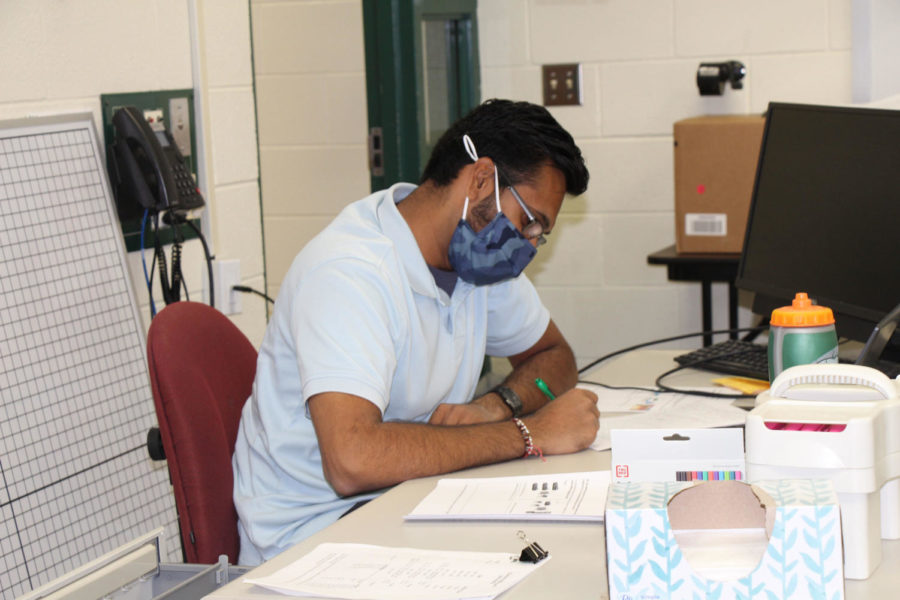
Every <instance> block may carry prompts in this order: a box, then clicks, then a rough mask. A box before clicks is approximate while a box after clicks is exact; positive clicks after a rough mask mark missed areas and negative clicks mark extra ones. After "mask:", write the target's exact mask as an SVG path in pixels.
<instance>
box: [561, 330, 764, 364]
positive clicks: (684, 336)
mask: <svg viewBox="0 0 900 600" xmlns="http://www.w3.org/2000/svg"><path fill="white" fill-rule="evenodd" d="M766 327H768V325H756V326H754V327H738V328H736V329H716V330H713V331H697V332H694V333H685V334H682V335H675V336H672V337H667V338H661V339H658V340H652V341H649V342H644V343H642V344H635V345H634V346H628V347H627V348H622V349H621V350H616V351H615V352H610V353H609V354H604V355H603V356H601V357H600V358H598V359H597V360H595V361H593V362H590V363H588V364H587V365H585V366H583V367H581V368H580V369H578V373H579V374H581V373H584V372H585V371H587V370H588V369H591V368H593V367H595V366H597V365H599V364H600V363H602V362H603V361H605V360H609V359H610V358H612V357H614V356H618V355H620V354H625V353H626V352H631V351H632V350H639V349H640V348H646V347H647V346H655V345H656V344H664V343H666V342H674V341H677V340H684V339H687V338H692V337H700V336H704V335H717V334H720V333H742V332H745V331H758V330H762V329H765V328H766Z"/></svg>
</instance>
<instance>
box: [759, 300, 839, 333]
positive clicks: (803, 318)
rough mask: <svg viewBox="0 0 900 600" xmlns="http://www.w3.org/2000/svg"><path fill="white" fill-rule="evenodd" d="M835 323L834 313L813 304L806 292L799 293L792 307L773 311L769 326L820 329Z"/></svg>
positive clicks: (783, 307) (825, 307) (824, 307)
mask: <svg viewBox="0 0 900 600" xmlns="http://www.w3.org/2000/svg"><path fill="white" fill-rule="evenodd" d="M833 323H834V313H832V312H831V309H830V308H828V307H827V306H818V305H816V304H813V303H812V300H810V299H809V296H808V295H807V294H806V293H805V292H797V295H796V296H794V301H793V302H792V303H791V305H790V306H782V307H781V308H776V309H775V310H773V311H772V318H771V319H770V320H769V324H770V325H774V326H775V327H818V326H819V325H832V324H833Z"/></svg>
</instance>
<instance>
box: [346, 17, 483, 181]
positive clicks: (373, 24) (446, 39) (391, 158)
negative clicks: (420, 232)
mask: <svg viewBox="0 0 900 600" xmlns="http://www.w3.org/2000/svg"><path fill="white" fill-rule="evenodd" d="M476 10H477V2H476V0H384V1H381V0H378V1H375V0H363V24H364V33H365V52H366V92H367V97H368V118H369V128H370V133H372V132H376V133H377V134H378V136H377V138H375V139H374V140H373V139H372V138H371V137H370V160H371V157H372V156H373V152H374V156H376V160H377V164H370V166H371V167H375V168H373V169H372V172H371V185H372V189H373V190H376V189H382V188H385V187H387V186H389V185H391V184H393V183H396V182H397V181H411V182H415V181H418V179H419V176H420V174H421V171H422V169H423V168H424V166H425V162H426V161H427V159H428V155H429V154H430V152H431V147H432V146H433V144H434V141H435V140H436V138H437V136H439V135H440V133H442V132H443V130H444V129H446V126H447V125H449V124H450V123H452V122H453V121H455V120H456V119H458V118H459V117H460V116H462V115H463V114H465V113H466V112H468V111H469V110H471V109H472V108H474V107H475V105H477V104H478V102H479V98H480V85H479V68H478V29H477V23H476Z"/></svg>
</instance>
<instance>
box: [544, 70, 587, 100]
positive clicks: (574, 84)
mask: <svg viewBox="0 0 900 600" xmlns="http://www.w3.org/2000/svg"><path fill="white" fill-rule="evenodd" d="M541 81H542V87H543V89H544V106H572V105H574V106H579V105H581V64H580V63H565V64H557V65H544V66H543V67H542V69H541Z"/></svg>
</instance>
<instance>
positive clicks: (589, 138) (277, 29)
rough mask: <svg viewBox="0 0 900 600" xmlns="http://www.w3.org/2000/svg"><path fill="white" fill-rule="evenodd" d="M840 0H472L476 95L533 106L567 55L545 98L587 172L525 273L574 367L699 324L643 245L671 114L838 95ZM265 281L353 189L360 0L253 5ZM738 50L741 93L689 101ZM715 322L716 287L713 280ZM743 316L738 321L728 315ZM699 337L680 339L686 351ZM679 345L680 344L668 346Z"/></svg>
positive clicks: (360, 137)
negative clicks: (555, 100)
mask: <svg viewBox="0 0 900 600" xmlns="http://www.w3.org/2000/svg"><path fill="white" fill-rule="evenodd" d="M850 4H851V1H850V0H796V1H795V2H780V1H778V0H757V1H754V2H721V1H720V0H677V1H676V0H651V1H647V2H634V1H629V0H606V1H603V2H585V1H583V0H482V1H481V2H479V8H478V26H479V46H480V53H481V57H480V59H481V85H482V97H483V98H490V97H505V98H513V99H523V100H529V101H532V102H540V101H541V96H540V90H541V87H540V66H541V65H542V64H549V63H557V62H580V63H581V64H582V69H583V75H584V104H583V105H582V106H579V107H561V108H553V109H552V112H553V113H554V115H555V116H556V117H557V118H558V119H559V120H560V121H561V122H562V123H563V125H565V126H566V127H567V128H568V129H569V130H570V131H571V132H572V133H573V135H574V136H575V138H576V140H577V141H578V143H579V145H580V146H581V147H582V149H583V150H584V153H585V156H586V158H587V161H588V164H589V166H590V169H591V174H592V180H591V186H590V188H589V190H588V192H587V193H586V194H585V195H584V196H583V197H581V198H577V199H570V200H567V201H566V203H565V204H564V209H563V211H564V212H563V214H562V215H561V217H560V220H559V227H557V228H556V230H555V231H554V235H553V239H552V242H551V243H550V244H548V245H546V246H544V247H543V248H541V252H540V253H539V255H538V256H539V258H538V259H536V260H535V262H534V264H532V265H531V266H530V267H529V268H528V271H527V272H528V274H529V276H530V277H532V279H533V280H534V282H535V283H536V284H537V286H538V289H539V291H540V293H541V296H542V298H543V299H544V301H545V302H546V303H547V305H548V306H549V307H550V309H551V312H552V314H553V316H554V318H555V319H556V321H557V323H558V324H559V326H560V327H561V329H562V330H563V332H564V333H565V335H566V336H567V337H568V339H569V340H570V342H571V343H572V345H573V347H574V349H575V352H576V354H577V356H578V360H579V364H585V363H587V362H588V361H589V360H590V359H592V358H594V357H596V356H598V355H600V354H603V353H605V352H608V351H610V350H614V349H617V348H620V347H623V346H627V345H631V344H633V343H636V342H640V341H646V340H651V339H655V338H659V337H664V336H668V335H675V334H679V333H687V332H690V331H698V330H699V329H700V289H699V284H691V283H672V282H669V281H667V279H666V273H665V268H664V267H659V266H654V267H651V266H649V265H647V264H646V256H647V254H649V253H651V252H653V251H655V250H658V249H660V248H663V247H665V246H667V245H669V244H672V243H674V240H675V237H674V236H675V230H674V222H673V218H674V215H673V204H674V199H673V182H672V177H673V173H672V124H673V123H674V122H675V121H677V120H679V119H682V118H685V117H691V116H696V115H701V114H729V113H735V114H743V113H751V112H754V113H755V112H760V113H761V112H763V111H764V110H765V108H766V106H767V104H768V102H769V101H770V100H780V101H796V102H810V103H846V102H849V101H850V98H851V69H850V63H851V58H850V30H851V14H850ZM251 6H252V9H253V12H252V14H253V40H254V53H255V54H254V58H255V65H256V83H257V98H258V104H259V130H260V157H261V164H262V194H263V219H264V223H265V244H266V264H267V272H268V282H269V292H270V294H271V293H277V290H278V287H279V285H280V282H281V279H282V277H283V275H284V272H285V271H286V270H287V267H288V266H289V264H290V261H291V260H292V259H293V257H294V255H295V254H296V253H297V251H298V250H299V249H300V248H301V247H302V246H303V244H304V243H305V242H306V241H308V240H309V238H310V237H312V236H313V235H314V234H315V233H316V232H318V231H319V230H320V229H321V227H322V226H323V225H324V224H326V223H327V222H328V221H329V220H330V219H331V218H332V217H333V215H334V214H336V213H337V212H338V211H339V210H340V209H341V208H342V207H343V206H344V205H346V204H347V203H348V202H351V201H353V200H355V199H357V198H360V197H362V196H364V195H365V194H366V193H367V192H368V179H367V174H366V170H365V169H366V154H365V131H366V112H365V68H364V59H363V43H362V16H361V12H362V11H361V2H360V0H333V1H330V2H318V1H305V0H292V1H291V0H286V1H285V0H282V1H278V2H269V1H264V0H252V1H251ZM730 59H736V60H740V61H742V62H743V63H744V64H745V65H746V66H747V68H748V72H749V75H748V77H747V79H746V80H745V86H744V89H743V90H742V91H734V90H728V91H727V92H726V93H725V95H723V96H720V97H701V96H700V95H699V93H698V91H697V87H696V84H695V80H694V78H695V74H696V70H697V66H698V65H699V64H700V62H703V61H710V60H730ZM713 302H714V307H715V308H716V309H717V311H716V319H715V326H717V327H722V328H724V327H726V326H727V315H726V306H727V291H726V289H725V287H724V285H716V286H714V294H713ZM741 320H742V323H743V324H748V323H749V322H750V314H749V311H747V310H746V309H745V308H744V309H742V311H741ZM698 344H699V341H697V342H694V343H693V345H698ZM679 345H680V346H682V347H684V346H686V345H691V342H680V343H679Z"/></svg>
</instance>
